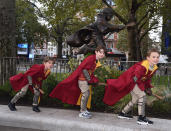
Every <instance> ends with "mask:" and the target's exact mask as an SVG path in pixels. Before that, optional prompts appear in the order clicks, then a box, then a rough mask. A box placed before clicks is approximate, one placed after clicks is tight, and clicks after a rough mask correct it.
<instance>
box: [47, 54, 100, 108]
mask: <svg viewBox="0 0 171 131" xmlns="http://www.w3.org/2000/svg"><path fill="white" fill-rule="evenodd" d="M95 68H96V56H95V55H90V56H88V57H87V58H85V59H84V60H83V62H82V63H81V64H80V65H79V66H78V68H77V69H76V70H75V71H74V72H73V73H72V74H71V75H70V76H69V77H68V78H66V79H65V80H63V81H62V82H60V83H59V84H58V85H57V86H56V87H55V88H54V89H53V91H52V92H51V93H50V95H49V96H50V97H53V98H58V99H60V100H62V102H63V103H68V104H73V105H76V104H77V101H78V98H79V96H80V93H81V92H80V89H79V87H78V78H79V75H80V74H81V73H82V70H83V69H87V70H92V71H93V72H94V70H95ZM91 82H98V79H97V78H96V77H95V76H94V75H93V73H92V74H91Z"/></svg>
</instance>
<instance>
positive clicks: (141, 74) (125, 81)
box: [103, 60, 158, 106]
mask: <svg viewBox="0 0 171 131" xmlns="http://www.w3.org/2000/svg"><path fill="white" fill-rule="evenodd" d="M157 68H158V67H157V66H156V65H155V66H154V68H153V70H149V62H148V61H147V60H144V61H141V62H138V63H136V64H135V65H133V66H132V67H130V68H129V69H128V70H127V71H125V72H124V73H123V74H121V76H120V77H119V78H118V79H108V80H107V86H106V87H105V94H104V98H103V102H104V103H105V104H107V105H110V106H112V105H114V104H115V103H116V102H118V101H119V100H120V99H121V98H123V97H124V96H125V95H127V94H128V93H130V92H131V91H132V90H133V88H134V87H135V85H137V86H138V88H139V89H140V90H141V91H144V90H145V89H147V88H152V85H151V84H150V82H151V77H152V76H153V74H154V73H155V71H156V70H157ZM135 77H136V79H137V80H136V82H135V80H134V78H135Z"/></svg>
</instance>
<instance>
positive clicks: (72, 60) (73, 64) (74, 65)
mask: <svg viewBox="0 0 171 131" xmlns="http://www.w3.org/2000/svg"><path fill="white" fill-rule="evenodd" d="M68 65H69V67H70V69H71V72H73V71H74V70H75V69H76V68H77V67H78V65H79V62H78V60H77V59H75V58H69V61H68Z"/></svg>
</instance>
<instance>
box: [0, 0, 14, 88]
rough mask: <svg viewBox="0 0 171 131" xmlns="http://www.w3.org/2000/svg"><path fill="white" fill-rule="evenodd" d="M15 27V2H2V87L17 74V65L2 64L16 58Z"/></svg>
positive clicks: (0, 7) (0, 53) (0, 27)
mask: <svg viewBox="0 0 171 131" xmlns="http://www.w3.org/2000/svg"><path fill="white" fill-rule="evenodd" d="M15 26H16V24H15V0H0V61H1V63H0V78H1V79H0V85H2V84H3V83H4V82H5V81H6V80H8V78H9V77H10V76H12V75H14V74H15V73H16V68H14V66H16V65H15V64H11V65H9V63H10V62H5V63H6V64H8V65H5V64H4V62H2V61H4V58H3V57H15V56H16V41H15V31H16V29H15ZM5 61H7V59H5ZM14 63H15V62H14ZM7 67H8V68H7ZM4 69H5V70H4ZM9 69H14V70H9ZM4 72H5V73H4ZM3 74H5V76H4V75H3Z"/></svg>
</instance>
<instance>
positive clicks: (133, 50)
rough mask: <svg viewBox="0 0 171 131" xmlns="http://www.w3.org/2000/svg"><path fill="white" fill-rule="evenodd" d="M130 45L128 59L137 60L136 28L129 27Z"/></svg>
mask: <svg viewBox="0 0 171 131" xmlns="http://www.w3.org/2000/svg"><path fill="white" fill-rule="evenodd" d="M127 31H128V47H129V54H128V60H129V61H133V60H137V56H136V54H137V53H136V51H137V50H136V32H135V29H134V28H130V29H129V28H128V29H127Z"/></svg>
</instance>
